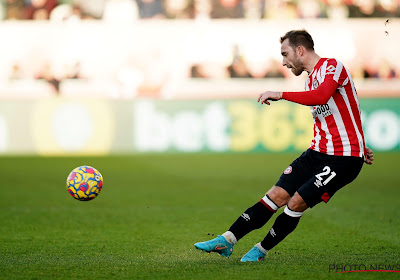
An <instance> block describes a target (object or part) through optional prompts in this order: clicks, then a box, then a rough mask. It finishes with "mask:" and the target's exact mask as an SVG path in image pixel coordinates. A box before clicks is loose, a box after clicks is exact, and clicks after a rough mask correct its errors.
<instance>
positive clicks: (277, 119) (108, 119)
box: [0, 0, 400, 155]
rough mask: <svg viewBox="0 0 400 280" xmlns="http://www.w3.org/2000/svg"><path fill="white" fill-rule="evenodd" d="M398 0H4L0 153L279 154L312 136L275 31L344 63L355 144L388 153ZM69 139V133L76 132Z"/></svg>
mask: <svg viewBox="0 0 400 280" xmlns="http://www.w3.org/2000/svg"><path fill="white" fill-rule="evenodd" d="M399 3H400V1H398V0H325V1H315V0H306V1H281V0H60V1H57V0H2V5H1V6H0V7H1V10H0V16H1V17H2V19H3V20H2V21H1V22H0V36H1V38H2V43H1V44H0V52H1V54H2V56H1V59H0V61H1V63H0V80H1V83H0V98H1V103H0V153H1V154H8V155H14V154H33V155H36V154H39V155H80V154H90V155H96V154H102V155H105V154H115V153H135V152H166V151H175V152H203V151H211V152H257V151H260V152H265V151H267V152H271V151H272V152H282V151H294V150H296V151H297V150H303V149H304V148H306V147H307V146H308V144H309V140H310V139H311V138H310V137H311V133H312V132H311V127H310V126H311V116H310V114H309V111H308V109H307V108H306V107H304V108H297V107H298V106H297V107H296V106H295V107H293V106H292V105H291V104H288V103H287V102H281V103H280V104H279V105H276V104H274V106H271V107H270V108H268V110H263V109H262V108H261V106H258V105H257V103H256V97H257V96H258V94H259V93H261V92H263V91H265V90H274V89H276V90H289V91H290V90H301V89H302V88H303V84H304V78H305V76H304V75H305V74H304V73H303V75H302V76H300V77H293V75H292V74H291V73H290V72H289V71H288V69H285V68H283V67H282V65H281V58H280V44H279V37H280V36H282V35H283V34H284V33H285V32H286V31H288V30H290V29H300V28H305V29H307V30H308V31H309V32H310V33H311V34H312V35H313V37H314V41H315V47H316V51H317V53H318V54H320V55H321V56H327V57H335V58H337V59H339V60H341V61H342V62H344V63H345V65H346V66H347V67H348V68H349V69H351V72H352V75H353V77H354V79H355V83H356V87H357V90H358V93H359V96H360V98H361V102H362V109H363V119H364V126H365V130H366V138H367V143H368V144H369V145H370V146H371V148H374V149H375V150H376V151H398V150H399V143H400V141H399V137H400V136H399V135H400V128H399V127H400V126H399V121H400V119H399V117H400V116H399V114H400V99H399V97H400V67H399V62H400V52H399V51H398V44H399V42H400V32H399V31H400V22H399V21H398V20H397V18H398V16H399V15H400V7H399ZM78 136H79V137H78Z"/></svg>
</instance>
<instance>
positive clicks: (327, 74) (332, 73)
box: [321, 58, 349, 86]
mask: <svg viewBox="0 0 400 280" xmlns="http://www.w3.org/2000/svg"><path fill="white" fill-rule="evenodd" d="M321 74H322V76H324V81H326V80H334V81H335V82H336V83H338V84H339V85H340V86H344V85H346V84H347V83H348V81H349V78H348V74H347V71H346V68H344V66H343V63H341V62H340V61H338V60H336V59H333V58H330V59H328V60H327V65H326V68H325V69H324V71H322V73H321Z"/></svg>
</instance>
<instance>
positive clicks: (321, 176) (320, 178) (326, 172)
mask: <svg viewBox="0 0 400 280" xmlns="http://www.w3.org/2000/svg"><path fill="white" fill-rule="evenodd" d="M326 176H328V177H326ZM335 176H336V173H335V171H333V170H331V168H330V167H329V166H325V167H324V169H323V171H322V172H321V173H318V174H316V175H315V177H316V178H317V180H315V182H314V185H316V186H317V187H318V188H319V187H322V186H325V185H326V184H328V183H329V182H330V181H331V180H332V179H333V177H335Z"/></svg>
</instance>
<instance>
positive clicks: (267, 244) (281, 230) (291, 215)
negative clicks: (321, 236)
mask: <svg viewBox="0 0 400 280" xmlns="http://www.w3.org/2000/svg"><path fill="white" fill-rule="evenodd" d="M302 214H303V212H295V211H292V210H290V209H289V208H288V207H287V206H286V207H285V210H284V211H283V213H282V214H280V215H279V216H278V217H277V218H276V220H275V223H274V225H273V226H272V227H271V229H270V231H269V232H268V234H267V235H266V236H265V238H264V240H263V241H261V246H262V247H263V248H264V249H265V250H267V251H268V250H271V249H272V248H273V247H275V246H276V245H277V244H278V243H279V242H281V241H282V240H283V239H284V238H285V237H286V236H288V235H289V234H290V233H291V232H292V231H293V230H294V229H295V228H296V227H297V224H298V223H299V221H300V217H301V215H302Z"/></svg>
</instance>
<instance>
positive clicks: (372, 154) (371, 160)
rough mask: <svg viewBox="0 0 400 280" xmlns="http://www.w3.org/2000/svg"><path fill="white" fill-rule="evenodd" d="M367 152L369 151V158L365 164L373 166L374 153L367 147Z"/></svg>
mask: <svg viewBox="0 0 400 280" xmlns="http://www.w3.org/2000/svg"><path fill="white" fill-rule="evenodd" d="M366 150H367V157H366V159H365V163H366V164H369V165H371V164H372V162H373V161H374V151H372V150H371V149H370V148H368V147H366Z"/></svg>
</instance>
